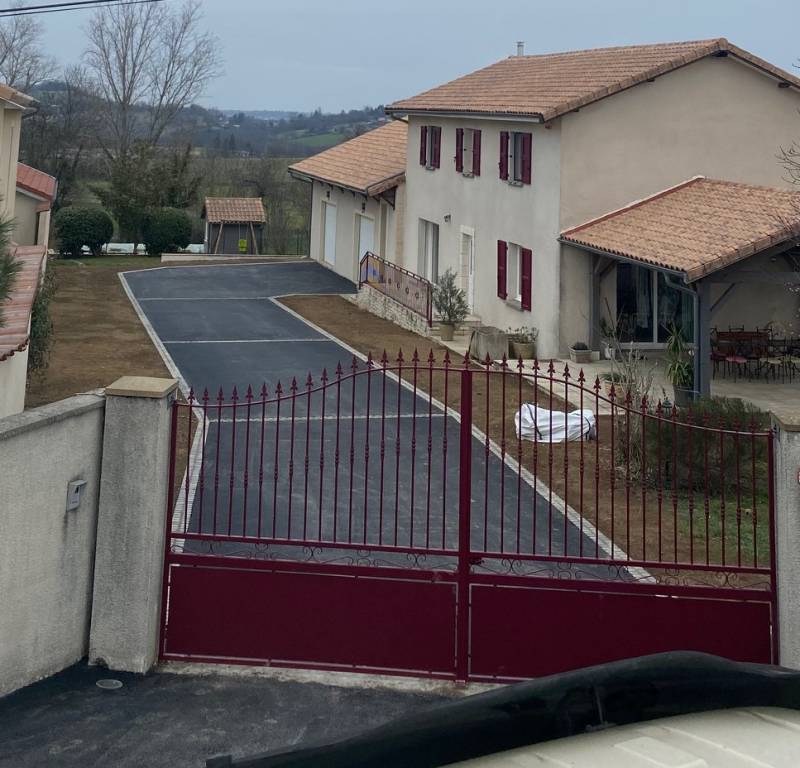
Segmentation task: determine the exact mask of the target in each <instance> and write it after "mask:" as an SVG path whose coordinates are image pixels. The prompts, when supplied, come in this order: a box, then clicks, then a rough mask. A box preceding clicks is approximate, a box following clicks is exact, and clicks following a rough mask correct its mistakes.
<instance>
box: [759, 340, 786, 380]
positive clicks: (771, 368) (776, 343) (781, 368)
mask: <svg viewBox="0 0 800 768" xmlns="http://www.w3.org/2000/svg"><path fill="white" fill-rule="evenodd" d="M761 365H762V367H763V368H764V370H765V371H766V376H765V378H767V379H769V375H770V373H771V374H772V380H773V381H776V380H777V378H778V374H780V377H781V381H783V379H784V377H785V375H786V366H787V356H786V339H770V340H769V344H768V346H767V354H766V357H764V359H763V360H762V361H761Z"/></svg>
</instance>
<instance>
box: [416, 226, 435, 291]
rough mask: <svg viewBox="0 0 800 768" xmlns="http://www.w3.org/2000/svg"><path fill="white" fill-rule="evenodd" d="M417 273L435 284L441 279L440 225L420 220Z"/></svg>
mask: <svg viewBox="0 0 800 768" xmlns="http://www.w3.org/2000/svg"><path fill="white" fill-rule="evenodd" d="M417 272H418V273H419V274H420V275H422V276H423V277H424V278H425V279H426V280H430V281H431V282H432V283H435V282H436V281H437V280H438V279H439V225H438V224H436V223H434V222H432V221H427V220H426V219H420V220H419V254H418V268H417Z"/></svg>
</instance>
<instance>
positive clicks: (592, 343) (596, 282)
mask: <svg viewBox="0 0 800 768" xmlns="http://www.w3.org/2000/svg"><path fill="white" fill-rule="evenodd" d="M601 263H602V259H601V257H600V256H598V255H597V254H595V255H594V256H593V258H592V294H591V300H590V301H591V303H590V306H591V310H590V315H591V318H590V321H589V349H594V350H599V349H600V265H601Z"/></svg>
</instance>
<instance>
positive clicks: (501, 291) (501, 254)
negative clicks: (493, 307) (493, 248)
mask: <svg viewBox="0 0 800 768" xmlns="http://www.w3.org/2000/svg"><path fill="white" fill-rule="evenodd" d="M507 251H508V243H507V242H506V241H505V240H498V241H497V295H498V296H499V297H500V298H501V299H504V298H506V296H507V295H508V293H507V291H506V253H507Z"/></svg>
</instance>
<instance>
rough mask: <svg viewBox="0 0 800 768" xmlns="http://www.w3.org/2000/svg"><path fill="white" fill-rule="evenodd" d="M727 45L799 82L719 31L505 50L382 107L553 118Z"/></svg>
mask: <svg viewBox="0 0 800 768" xmlns="http://www.w3.org/2000/svg"><path fill="white" fill-rule="evenodd" d="M721 52H725V53H729V54H731V55H733V56H736V57H737V58H739V59H742V60H743V61H746V62H748V63H750V64H752V65H754V66H755V67H757V68H759V69H761V70H763V71H765V72H767V73H769V74H771V75H772V76H774V77H776V78H778V79H779V80H781V81H783V82H786V83H789V84H791V85H793V86H794V87H796V88H800V79H798V78H797V77H795V76H794V75H790V74H789V73H788V72H784V71H783V70H782V69H779V68H778V67H775V66H774V65H772V64H770V63H769V62H767V61H764V60H763V59H760V58H758V57H757V56H754V55H753V54H751V53H748V52H747V51H745V50H743V49H741V48H738V47H737V46H735V45H733V44H731V43H729V42H728V41H727V40H726V39H725V38H718V39H714V40H696V41H692V42H683V43H660V44H655V45H634V46H622V47H616V48H595V49H592V50H586V51H568V52H565V53H549V54H543V55H538V56H511V57H509V58H507V59H503V60H502V61H498V62H497V63H496V64H492V65H491V66H488V67H485V68H484V69H479V70H478V71H477V72H473V73H471V74H469V75H465V76H464V77H460V78H458V79H456V80H453V81H451V82H449V83H446V84H444V85H440V86H438V87H437V88H433V89H431V90H429V91H425V92H424V93H421V94H419V95H418V96H413V97H412V98H410V99H403V100H401V101H396V102H395V103H394V104H390V105H389V106H388V107H386V111H387V112H390V113H391V112H400V113H403V112H409V111H423V112H424V111H430V112H447V113H453V112H455V113H473V114H479V113H491V114H508V115H519V116H527V117H539V118H540V119H542V120H552V119H553V118H555V117H558V116H559V115H562V114H564V113H566V112H569V111H571V110H573V109H577V108H578V107H582V106H585V105H586V104H590V103H591V102H594V101H598V100H599V99H602V98H604V97H605V96H610V95H611V94H614V93H618V92H619V91H622V90H625V89H626V88H630V87H631V86H633V85H637V84H638V83H642V82H645V81H646V80H648V79H650V78H653V77H656V76H658V75H663V74H664V73H666V72H670V71H672V70H674V69H677V68H679V67H682V66H684V65H686V64H690V63H692V62H693V61H697V60H698V59H702V58H705V57H707V56H712V55H714V54H718V53H721Z"/></svg>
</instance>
